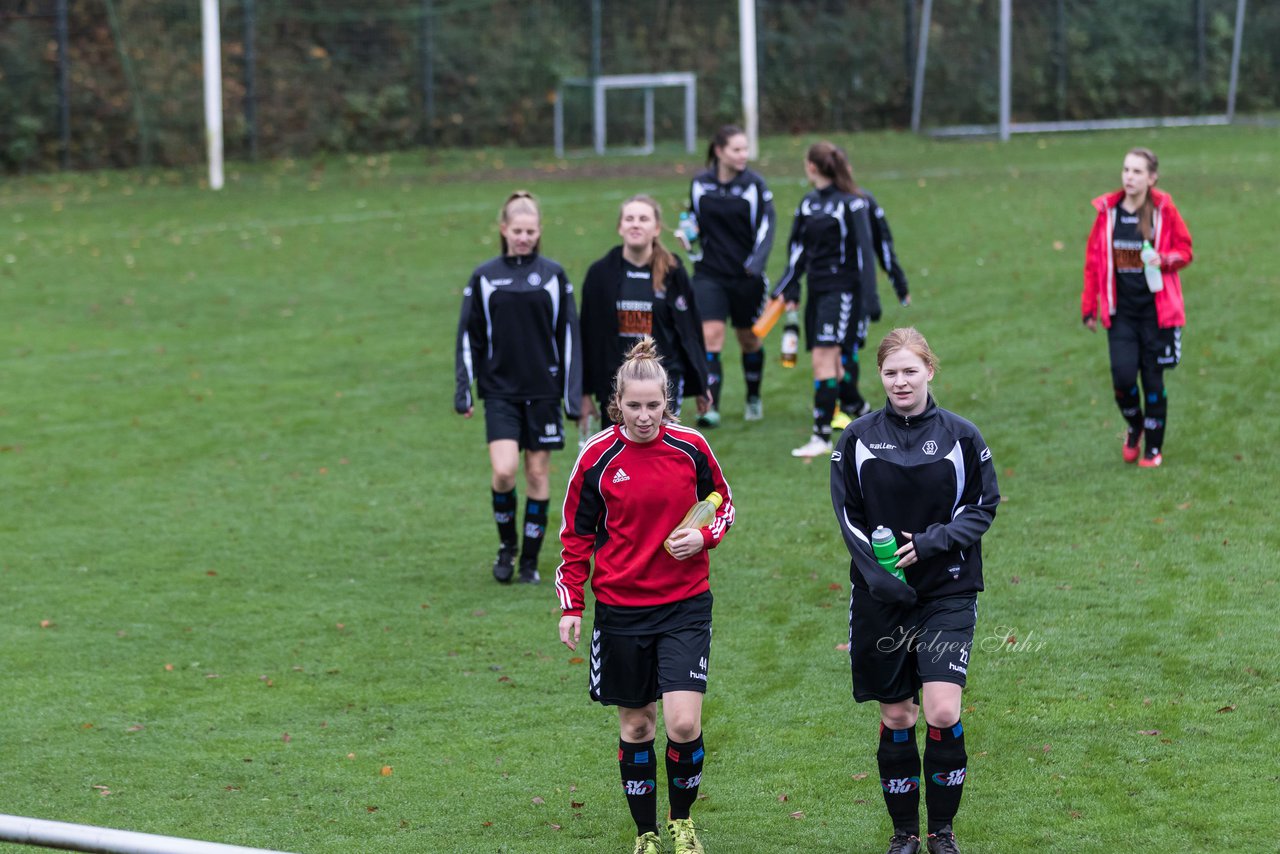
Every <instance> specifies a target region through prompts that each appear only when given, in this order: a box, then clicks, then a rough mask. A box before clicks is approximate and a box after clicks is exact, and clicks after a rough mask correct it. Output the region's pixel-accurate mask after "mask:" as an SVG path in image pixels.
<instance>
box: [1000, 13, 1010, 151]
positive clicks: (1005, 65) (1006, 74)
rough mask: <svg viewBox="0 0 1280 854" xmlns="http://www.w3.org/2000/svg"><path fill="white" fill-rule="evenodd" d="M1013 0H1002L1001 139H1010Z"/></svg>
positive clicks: (1005, 140) (1006, 140) (1002, 140)
mask: <svg viewBox="0 0 1280 854" xmlns="http://www.w3.org/2000/svg"><path fill="white" fill-rule="evenodd" d="M1012 31H1013V0H1000V141H1001V142H1008V141H1009V112H1010V110H1009V102H1010V76H1011V74H1012V69H1011V68H1010V67H1009V66H1010V65H1011V64H1012V63H1011V61H1010V58H1011V56H1012V53H1013V50H1012V44H1013V32H1012Z"/></svg>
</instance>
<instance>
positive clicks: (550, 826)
mask: <svg viewBox="0 0 1280 854" xmlns="http://www.w3.org/2000/svg"><path fill="white" fill-rule="evenodd" d="M547 827H549V828H551V829H552V830H559V829H560V825H558V824H548V825H547Z"/></svg>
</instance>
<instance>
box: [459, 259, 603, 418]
mask: <svg viewBox="0 0 1280 854" xmlns="http://www.w3.org/2000/svg"><path fill="white" fill-rule="evenodd" d="M580 349H581V344H580V343H579V339H578V309H577V307H576V306H575V305H574V304H573V285H571V284H569V277H568V276H566V275H565V272H564V268H563V267H561V266H560V265H559V264H557V263H556V262H555V261H552V260H551V259H550V258H543V257H542V256H541V255H536V254H535V255H525V256H519V255H508V256H506V257H502V256H499V257H497V258H494V259H492V260H490V261H487V262H485V263H484V264H481V265H480V266H479V267H477V268H476V270H475V272H474V273H472V274H471V281H470V282H468V283H467V287H466V289H465V290H463V292H462V315H461V317H459V319H458V344H457V356H456V363H455V368H454V373H455V378H456V380H457V382H456V385H455V390H454V396H453V408H454V410H455V411H457V412H466V411H467V410H468V409H471V408H472V406H474V402H473V401H472V399H471V382H472V381H473V380H474V381H475V383H476V388H477V391H478V392H479V394H480V397H482V398H498V399H504V400H556V399H557V398H559V399H562V400H563V401H564V412H565V415H566V416H568V417H569V418H577V417H578V410H579V409H580V408H581V406H582V363H581V359H580V358H579V356H578V351H579V350H580Z"/></svg>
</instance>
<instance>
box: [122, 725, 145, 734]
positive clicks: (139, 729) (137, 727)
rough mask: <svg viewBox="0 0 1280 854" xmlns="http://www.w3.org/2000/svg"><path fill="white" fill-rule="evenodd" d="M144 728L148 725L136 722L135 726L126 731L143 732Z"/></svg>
mask: <svg viewBox="0 0 1280 854" xmlns="http://www.w3.org/2000/svg"><path fill="white" fill-rule="evenodd" d="M144 729H146V727H144V726H143V725H142V724H134V725H133V726H131V727H128V728H126V729H125V732H142V731H143V730H144Z"/></svg>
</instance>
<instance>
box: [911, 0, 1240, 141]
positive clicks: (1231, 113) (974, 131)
mask: <svg viewBox="0 0 1280 854" xmlns="http://www.w3.org/2000/svg"><path fill="white" fill-rule="evenodd" d="M1246 4H1247V0H1236V21H1235V34H1234V38H1233V39H1232V44H1231V79H1230V82H1229V84H1228V88H1227V110H1226V112H1225V113H1219V114H1214V115H1204V116H1156V117H1145V118H1128V119H1082V120H1076V121H1058V122H1013V121H1011V119H1010V113H1011V112H1012V110H1011V103H1010V101H1011V98H1010V91H1011V88H1012V85H1011V80H1012V73H1013V72H1012V58H1011V57H1012V50H1011V44H1010V42H1011V34H1012V31H1013V2H1012V0H1000V33H999V55H1000V64H999V70H998V73H999V83H1000V87H999V88H1000V105H999V117H998V121H997V124H995V125H952V126H950V127H941V128H934V129H933V130H931V131H930V132H929V133H930V135H931V136H940V137H946V136H980V135H981V136H985V135H990V134H992V133H997V134H999V136H1000V139H1001V140H1002V141H1006V140H1008V139H1009V135H1010V134H1014V133H1052V132H1054V131H1073V130H1075V131H1092V130H1125V129H1129V128H1147V127H1185V126H1188V125H1227V124H1231V123H1232V122H1233V121H1235V117H1236V85H1237V83H1238V81H1239V77H1240V46H1241V43H1242V42H1243V41H1244V20H1245V7H1246ZM932 13H933V0H924V9H923V12H922V14H921V16H920V35H919V41H918V48H917V53H916V67H915V80H914V82H913V85H912V96H913V97H912V104H911V131H912V133H919V132H920V113H921V108H922V106H923V102H924V70H925V63H926V61H927V60H928V56H929V27H930V25H931V23H932V21H931V18H932V16H933V14H932Z"/></svg>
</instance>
